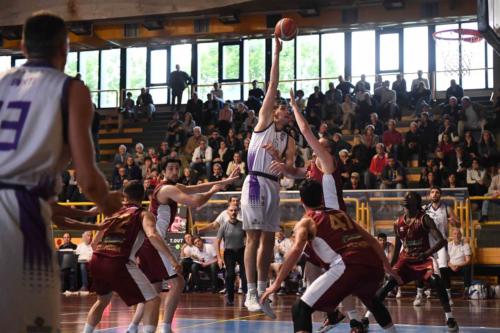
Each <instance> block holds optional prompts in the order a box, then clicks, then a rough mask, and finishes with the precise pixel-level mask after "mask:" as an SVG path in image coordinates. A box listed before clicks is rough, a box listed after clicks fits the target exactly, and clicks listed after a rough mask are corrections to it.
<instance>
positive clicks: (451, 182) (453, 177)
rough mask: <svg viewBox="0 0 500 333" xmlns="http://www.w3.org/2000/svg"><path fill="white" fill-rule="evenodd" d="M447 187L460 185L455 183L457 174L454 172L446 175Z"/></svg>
mask: <svg viewBox="0 0 500 333" xmlns="http://www.w3.org/2000/svg"><path fill="white" fill-rule="evenodd" d="M446 187H447V188H457V187H461V186H460V184H458V183H457V175H456V174H454V173H450V174H449V175H448V179H447V180H446Z"/></svg>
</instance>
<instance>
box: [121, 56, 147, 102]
mask: <svg viewBox="0 0 500 333" xmlns="http://www.w3.org/2000/svg"><path fill="white" fill-rule="evenodd" d="M146 58H147V49H146V48H145V47H133V48H128V49H127V82H126V87H127V89H134V91H133V92H132V93H133V94H134V96H136V95H139V94H140V91H139V90H140V89H141V88H144V87H145V86H146Z"/></svg>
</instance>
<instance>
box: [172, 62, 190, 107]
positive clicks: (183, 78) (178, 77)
mask: <svg viewBox="0 0 500 333" xmlns="http://www.w3.org/2000/svg"><path fill="white" fill-rule="evenodd" d="M192 83H193V79H192V78H191V76H189V75H188V74H187V73H186V72H184V71H181V66H179V65H175V71H173V72H171V73H170V75H169V77H168V86H169V87H170V89H172V106H173V105H175V100H176V99H177V105H176V107H175V108H176V110H177V111H179V110H180V109H181V104H182V94H183V93H184V89H186V88H187V87H188V86H189V85H190V84H192Z"/></svg>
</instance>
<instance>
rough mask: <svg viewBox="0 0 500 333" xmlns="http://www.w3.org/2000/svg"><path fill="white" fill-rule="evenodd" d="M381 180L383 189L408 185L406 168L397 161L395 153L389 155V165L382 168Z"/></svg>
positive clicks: (401, 187)
mask: <svg viewBox="0 0 500 333" xmlns="http://www.w3.org/2000/svg"><path fill="white" fill-rule="evenodd" d="M381 180H382V182H381V184H380V189H381V190H387V189H403V188H405V187H406V171H405V168H404V167H403V166H402V165H401V164H400V163H399V162H398V161H396V158H395V156H394V155H391V154H389V156H388V157H387V165H386V166H384V168H383V170H382V175H381Z"/></svg>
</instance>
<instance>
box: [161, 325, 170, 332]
mask: <svg viewBox="0 0 500 333" xmlns="http://www.w3.org/2000/svg"><path fill="white" fill-rule="evenodd" d="M161 333H172V323H165V322H164V323H163V324H162V325H161Z"/></svg>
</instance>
